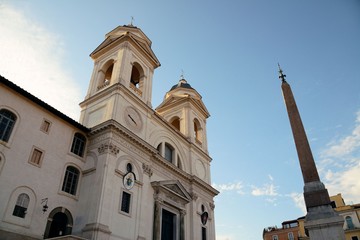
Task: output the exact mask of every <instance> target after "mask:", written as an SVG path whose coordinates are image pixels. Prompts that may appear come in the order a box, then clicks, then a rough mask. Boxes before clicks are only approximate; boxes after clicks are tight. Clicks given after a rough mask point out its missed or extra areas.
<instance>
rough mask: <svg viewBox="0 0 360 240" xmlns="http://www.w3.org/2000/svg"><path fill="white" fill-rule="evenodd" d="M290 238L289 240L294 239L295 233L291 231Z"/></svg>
mask: <svg viewBox="0 0 360 240" xmlns="http://www.w3.org/2000/svg"><path fill="white" fill-rule="evenodd" d="M288 239H289V240H294V233H292V232H289V233H288Z"/></svg>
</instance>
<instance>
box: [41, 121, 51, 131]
mask: <svg viewBox="0 0 360 240" xmlns="http://www.w3.org/2000/svg"><path fill="white" fill-rule="evenodd" d="M50 124H51V123H50V122H49V121H47V120H45V119H44V121H43V123H42V124H41V127H40V130H41V131H43V132H45V133H48V132H49V130H50Z"/></svg>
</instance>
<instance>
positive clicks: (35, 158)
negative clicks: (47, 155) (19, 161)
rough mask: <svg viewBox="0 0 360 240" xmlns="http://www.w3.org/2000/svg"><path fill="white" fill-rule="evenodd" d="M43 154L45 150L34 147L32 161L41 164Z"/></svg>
mask: <svg viewBox="0 0 360 240" xmlns="http://www.w3.org/2000/svg"><path fill="white" fill-rule="evenodd" d="M42 155H43V152H42V151H41V150H39V149H37V148H34V149H33V152H32V154H31V157H30V163H32V164H35V165H40V164H41V159H42Z"/></svg>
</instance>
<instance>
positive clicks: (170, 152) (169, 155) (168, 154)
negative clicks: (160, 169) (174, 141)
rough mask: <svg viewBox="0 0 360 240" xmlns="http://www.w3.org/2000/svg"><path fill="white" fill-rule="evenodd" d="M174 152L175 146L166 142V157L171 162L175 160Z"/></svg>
mask: <svg viewBox="0 0 360 240" xmlns="http://www.w3.org/2000/svg"><path fill="white" fill-rule="evenodd" d="M173 152H174V148H173V147H172V146H171V145H170V144H168V143H165V156H164V157H165V159H166V160H168V161H169V162H171V163H172V162H173Z"/></svg>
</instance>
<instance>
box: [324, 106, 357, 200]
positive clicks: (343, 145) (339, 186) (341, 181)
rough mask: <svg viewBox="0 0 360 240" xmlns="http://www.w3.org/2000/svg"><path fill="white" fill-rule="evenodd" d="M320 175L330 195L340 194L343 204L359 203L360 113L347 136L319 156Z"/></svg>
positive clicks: (329, 146)
mask: <svg viewBox="0 0 360 240" xmlns="http://www.w3.org/2000/svg"><path fill="white" fill-rule="evenodd" d="M320 158H321V159H320V160H321V161H320V166H319V169H320V171H319V172H320V173H321V175H323V177H322V179H323V181H324V184H325V186H326V188H327V189H328V191H329V194H330V195H336V194H338V193H341V194H342V195H343V198H344V200H345V202H354V203H359V202H360V191H359V189H360V181H359V180H358V178H359V176H360V111H359V112H358V113H357V117H356V119H355V124H354V129H353V131H352V132H351V133H350V134H349V135H348V136H343V137H342V138H341V139H339V140H337V141H333V142H331V143H330V144H328V147H327V148H326V149H325V150H323V152H322V153H321V155H320Z"/></svg>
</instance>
